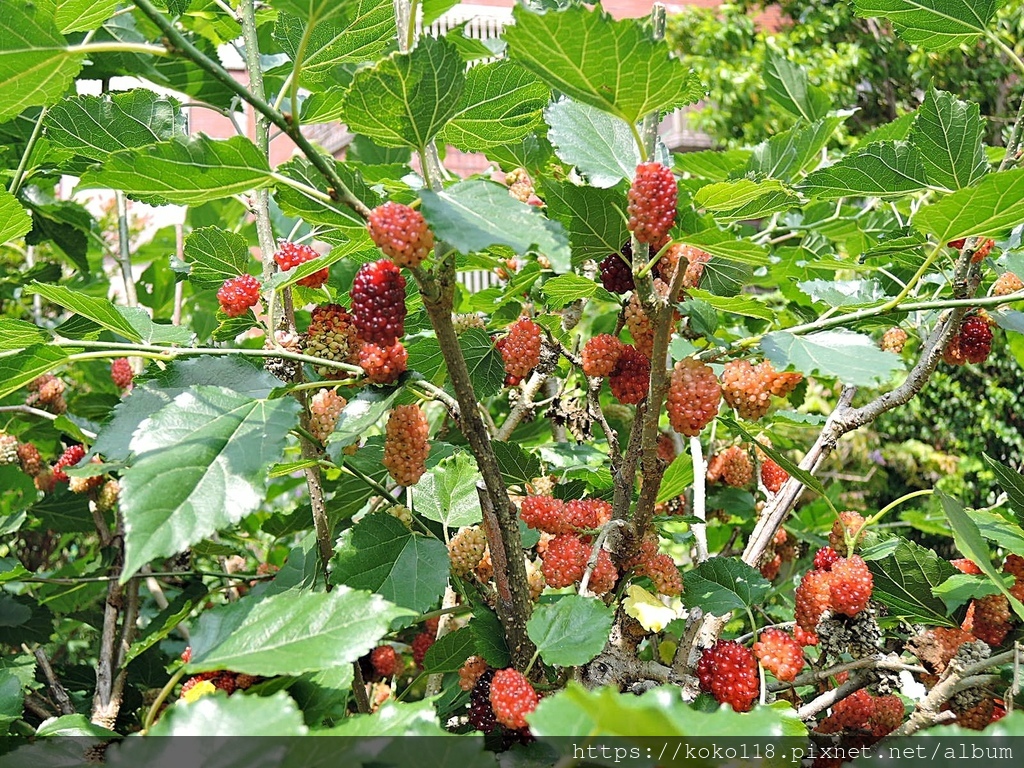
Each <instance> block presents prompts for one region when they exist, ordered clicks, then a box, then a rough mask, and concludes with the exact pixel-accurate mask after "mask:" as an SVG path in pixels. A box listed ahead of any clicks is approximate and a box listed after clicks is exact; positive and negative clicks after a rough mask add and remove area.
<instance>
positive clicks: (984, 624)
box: [962, 595, 1013, 646]
mask: <svg viewBox="0 0 1024 768" xmlns="http://www.w3.org/2000/svg"><path fill="white" fill-rule="evenodd" d="M1011 619H1012V616H1011V614H1010V601H1009V600H1007V599H1006V596H1005V595H989V596H987V597H980V598H977V599H975V600H972V601H971V604H970V605H969V606H968V608H967V617H966V618H965V619H964V623H963V625H962V628H963V629H964V631H966V632H970V633H971V634H972V635H974V636H975V637H976V638H978V639H979V640H984V641H985V642H986V643H988V644H989V645H991V646H997V645H1002V642H1003V640H1005V639H1006V636H1007V635H1008V634H1009V633H1010V630H1011V629H1012V628H1013V625H1012V624H1011V623H1010V622H1011Z"/></svg>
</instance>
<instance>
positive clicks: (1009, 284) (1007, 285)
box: [992, 272, 1024, 296]
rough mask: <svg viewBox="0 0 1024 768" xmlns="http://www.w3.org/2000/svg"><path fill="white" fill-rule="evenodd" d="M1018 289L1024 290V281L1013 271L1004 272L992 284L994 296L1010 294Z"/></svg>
mask: <svg viewBox="0 0 1024 768" xmlns="http://www.w3.org/2000/svg"><path fill="white" fill-rule="evenodd" d="M1018 291H1024V281H1021V279H1020V278H1019V277H1017V275H1015V274H1014V273H1013V272H1003V274H1001V275H1000V276H999V277H998V278H996V281H995V282H994V283H993V284H992V295H993V296H1009V295H1010V294H1011V293H1017V292H1018Z"/></svg>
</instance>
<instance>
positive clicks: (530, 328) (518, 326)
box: [500, 319, 541, 378]
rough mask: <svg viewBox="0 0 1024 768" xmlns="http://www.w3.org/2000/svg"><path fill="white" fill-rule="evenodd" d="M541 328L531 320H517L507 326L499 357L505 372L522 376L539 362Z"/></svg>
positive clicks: (527, 373)
mask: <svg viewBox="0 0 1024 768" xmlns="http://www.w3.org/2000/svg"><path fill="white" fill-rule="evenodd" d="M540 348H541V329H540V326H539V325H537V324H536V323H535V322H533V321H532V320H525V319H523V320H517V321H516V322H514V323H512V325H510V326H509V328H508V335H507V336H505V343H504V344H503V345H502V346H501V349H500V351H501V358H502V360H504V361H505V372H506V373H508V374H509V375H510V376H517V377H519V378H523V377H525V376H528V375H529V374H530V371H532V370H533V369H534V368H536V367H537V365H538V364H539V363H540Z"/></svg>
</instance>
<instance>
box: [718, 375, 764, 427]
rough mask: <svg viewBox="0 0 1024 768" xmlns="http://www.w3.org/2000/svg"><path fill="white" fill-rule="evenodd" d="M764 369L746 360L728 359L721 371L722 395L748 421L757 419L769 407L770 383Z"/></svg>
mask: <svg viewBox="0 0 1024 768" xmlns="http://www.w3.org/2000/svg"><path fill="white" fill-rule="evenodd" d="M764 374H765V369H764V368H762V367H761V366H758V367H756V368H755V367H754V366H753V365H751V364H750V363H749V362H748V361H747V360H730V361H729V362H728V363H726V364H725V369H724V370H723V372H722V396H723V397H724V398H725V401H726V402H727V403H728V404H729V405H730V406H731V407H733V408H735V409H736V411H737V413H739V415H740V416H741V417H742V418H744V419H747V420H748V421H757V420H758V419H760V418H761V417H762V416H764V415H765V414H766V413H768V409H769V408H771V404H772V396H771V384H770V381H769V380H768V378H767V377H766V376H765V375H764Z"/></svg>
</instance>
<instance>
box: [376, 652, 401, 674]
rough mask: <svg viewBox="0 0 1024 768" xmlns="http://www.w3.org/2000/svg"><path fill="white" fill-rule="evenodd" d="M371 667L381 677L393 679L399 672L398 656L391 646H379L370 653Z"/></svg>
mask: <svg viewBox="0 0 1024 768" xmlns="http://www.w3.org/2000/svg"><path fill="white" fill-rule="evenodd" d="M370 665H371V666H372V667H373V671H374V672H376V673H377V674H378V675H380V676H381V677H392V676H393V675H394V674H395V673H396V672H398V670H399V666H400V665H399V662H398V654H397V653H396V652H395V649H394V648H393V647H391V646H390V645H378V646H377V647H376V648H374V649H373V650H372V651H371V652H370Z"/></svg>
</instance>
